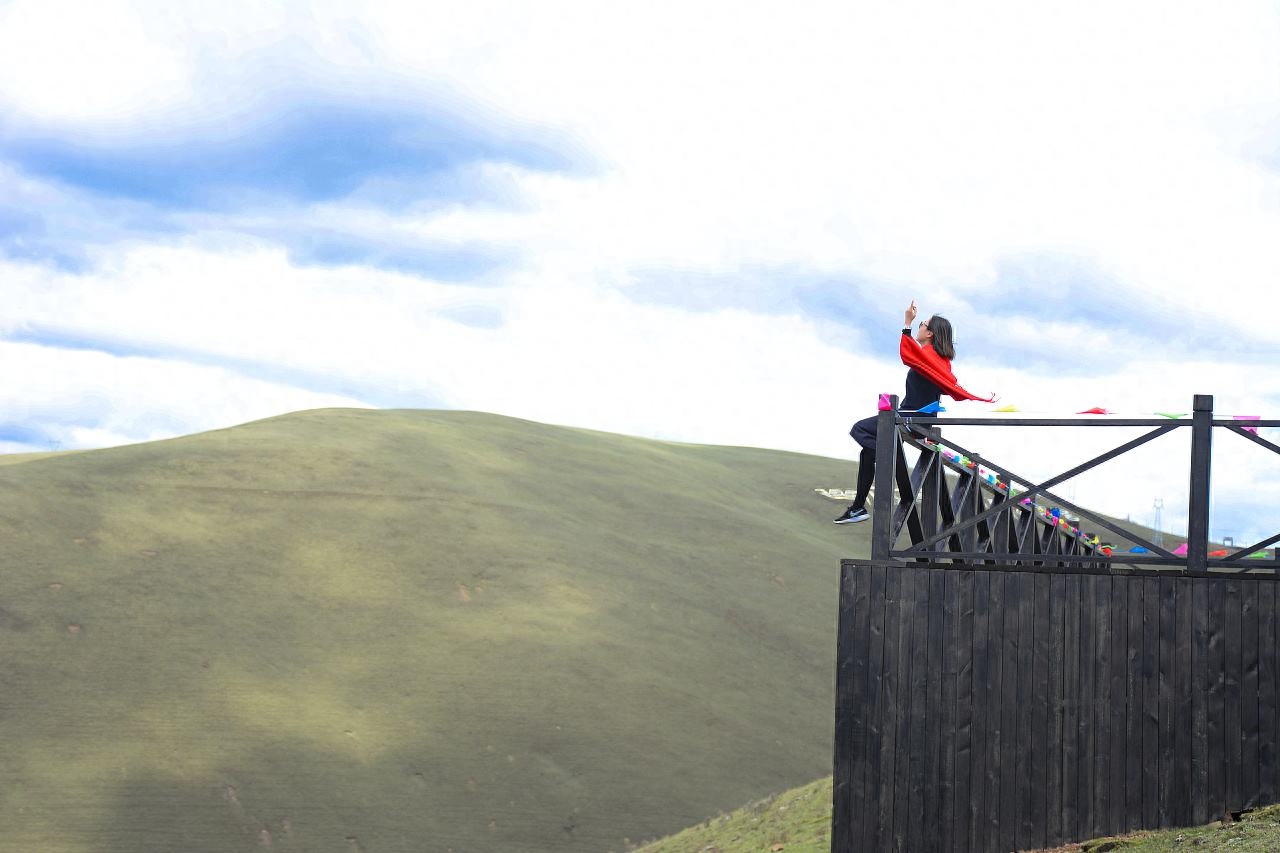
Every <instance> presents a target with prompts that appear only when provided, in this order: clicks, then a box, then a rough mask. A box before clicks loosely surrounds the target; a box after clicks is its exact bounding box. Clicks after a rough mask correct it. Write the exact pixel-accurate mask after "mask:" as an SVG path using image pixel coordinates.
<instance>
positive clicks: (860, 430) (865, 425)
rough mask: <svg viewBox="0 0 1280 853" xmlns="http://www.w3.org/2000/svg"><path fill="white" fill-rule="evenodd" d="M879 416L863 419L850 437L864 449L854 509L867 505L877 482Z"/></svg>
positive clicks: (927, 415) (861, 454) (859, 458)
mask: <svg viewBox="0 0 1280 853" xmlns="http://www.w3.org/2000/svg"><path fill="white" fill-rule="evenodd" d="M912 417H913V418H917V417H920V418H932V417H937V416H936V415H932V414H924V415H913V416H912ZM879 421H880V416H879V415H872V416H871V417H869V418H863V419H862V420H860V421H858V422H857V423H856V424H854V425H853V429H851V430H849V435H851V436H853V440H854V441H856V442H858V444H859V445H860V446H861V447H862V452H860V453H859V454H858V493H857V494H856V495H854V497H853V503H852V504H850V506H851V507H853V508H854V509H863V508H865V506H866V503H867V495H869V494H871V485H872V484H873V483H874V482H875V481H876V427H877V424H878V423H879Z"/></svg>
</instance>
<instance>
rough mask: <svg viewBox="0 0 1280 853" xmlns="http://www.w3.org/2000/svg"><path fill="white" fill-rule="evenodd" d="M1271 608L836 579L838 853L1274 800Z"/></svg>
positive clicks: (1150, 823)
mask: <svg viewBox="0 0 1280 853" xmlns="http://www.w3.org/2000/svg"><path fill="white" fill-rule="evenodd" d="M1278 593H1280V584H1277V583H1276V582H1275V581H1270V580H1242V579H1226V578H1206V577H1195V578H1192V577H1134V576H1120V575H1116V576H1110V575H1086V574H1050V573H1044V572H1019V571H1011V570H1007V569H1006V570H996V569H992V570H971V571H960V570H956V569H954V568H948V569H945V570H944V569H939V568H930V567H928V566H921V567H904V568H889V569H886V568H873V567H871V566H870V565H867V564H865V563H860V562H858V561H845V562H844V563H843V565H842V576H841V593H840V620H839V637H838V641H837V674H836V731H835V794H834V803H833V805H834V815H833V831H832V851H833V853H852V852H853V851H857V852H858V853H862V851H867V853H871V851H904V853H905V852H906V851H909V853H934V851H937V853H943V851H945V853H952V851H955V853H1006V852H1007V851H1014V850H1028V849H1036V848H1040V847H1051V846H1055V845H1058V844H1062V843H1065V842H1068V841H1078V840H1084V839H1088V838H1095V837H1098V836H1103V835H1112V834H1116V833H1121V832H1127V831H1131V830H1135V829H1141V828H1160V827H1171V826H1191V825H1196V824H1203V823H1207V822H1208V821H1210V820H1213V819H1214V818H1216V817H1220V816H1222V815H1223V814H1225V813H1227V812H1234V811H1241V810H1243V809H1246V808H1249V807H1252V806H1256V805H1261V804H1265V803H1271V802H1276V801H1278V800H1280V779H1277V754H1276V753H1277V745H1278V743H1280V717H1278V716H1277V700H1278V698H1280V697H1278V696H1277V690H1278V688H1280V672H1277V640H1278V639H1280V638H1278V637H1277V632H1276V624H1275V617H1276V609H1277V605H1278V604H1280V602H1278V601H1277V597H1278Z"/></svg>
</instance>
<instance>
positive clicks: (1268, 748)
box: [1258, 582, 1280, 803]
mask: <svg viewBox="0 0 1280 853" xmlns="http://www.w3.org/2000/svg"><path fill="white" fill-rule="evenodd" d="M1275 593H1276V585H1275V584H1274V583H1262V582H1259V584H1258V654H1259V660H1258V733H1259V736H1260V740H1259V743H1258V796H1259V801H1260V802H1263V803H1271V802H1275V801H1276V799H1277V798H1278V797H1280V792H1277V790H1276V748H1277V746H1278V744H1277V732H1276V729H1277V725H1280V721H1278V720H1277V718H1276V680H1277V678H1276V676H1277V672H1276V596H1275Z"/></svg>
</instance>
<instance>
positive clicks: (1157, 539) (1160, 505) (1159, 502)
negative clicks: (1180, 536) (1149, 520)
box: [1152, 498, 1164, 548]
mask: <svg viewBox="0 0 1280 853" xmlns="http://www.w3.org/2000/svg"><path fill="white" fill-rule="evenodd" d="M1154 506H1155V510H1156V523H1155V528H1156V535H1155V536H1154V537H1152V541H1153V542H1154V543H1155V544H1157V545H1159V546H1160V547H1161V548H1163V547H1164V531H1163V530H1162V529H1161V526H1160V525H1161V521H1160V510H1162V509H1164V498H1156V502H1155V504H1154Z"/></svg>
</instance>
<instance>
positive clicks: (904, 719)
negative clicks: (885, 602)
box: [891, 569, 922, 850]
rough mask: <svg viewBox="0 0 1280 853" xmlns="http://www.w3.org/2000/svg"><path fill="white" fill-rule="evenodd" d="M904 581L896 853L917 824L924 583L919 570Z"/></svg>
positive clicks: (906, 573)
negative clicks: (919, 624) (914, 752)
mask: <svg viewBox="0 0 1280 853" xmlns="http://www.w3.org/2000/svg"><path fill="white" fill-rule="evenodd" d="M899 574H900V576H901V579H902V604H901V605H900V614H899V619H900V621H899V624H898V648H899V650H900V651H901V653H902V656H901V658H900V659H899V661H898V699H899V703H900V704H899V708H898V719H897V726H896V729H897V730H896V732H895V734H894V744H895V746H894V759H893V764H894V779H893V798H894V801H893V824H892V826H893V844H892V848H891V849H893V850H909V849H911V848H910V846H909V842H910V835H909V829H910V827H912V826H913V825H916V824H918V821H915V820H912V813H911V811H910V807H911V720H912V713H913V710H914V708H913V706H912V693H911V691H912V687H913V686H914V684H915V681H914V665H915V660H916V655H915V651H914V646H915V642H916V640H915V609H916V599H917V598H918V597H919V593H918V591H917V590H918V584H917V582H918V581H919V580H922V575H921V573H920V572H919V571H913V570H908V569H904V570H902V571H901V572H899Z"/></svg>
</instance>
